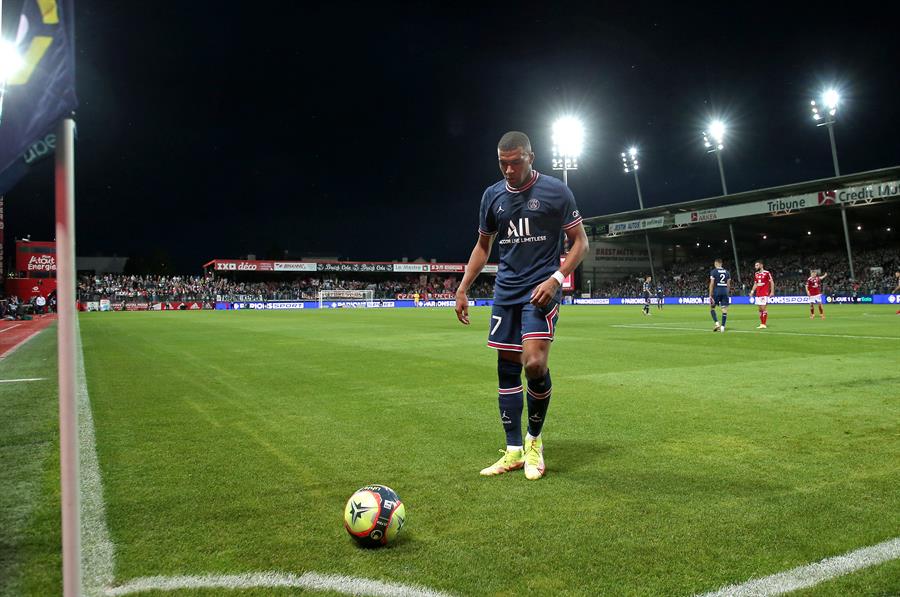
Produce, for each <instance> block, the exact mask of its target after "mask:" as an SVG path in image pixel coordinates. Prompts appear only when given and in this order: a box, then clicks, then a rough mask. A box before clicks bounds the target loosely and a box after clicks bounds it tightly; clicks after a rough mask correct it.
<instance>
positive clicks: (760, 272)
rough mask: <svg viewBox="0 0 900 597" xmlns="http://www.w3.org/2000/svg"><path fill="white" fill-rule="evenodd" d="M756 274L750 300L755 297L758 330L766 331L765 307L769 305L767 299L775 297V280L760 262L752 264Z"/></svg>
mask: <svg viewBox="0 0 900 597" xmlns="http://www.w3.org/2000/svg"><path fill="white" fill-rule="evenodd" d="M753 267H754V268H755V269H756V273H755V274H753V288H751V289H750V298H751V299H752V298H753V296H754V295H756V304H757V306H758V307H759V325H758V326H756V329H758V330H764V329H766V322H767V321H768V320H769V312H768V311H767V310H766V306H767V305H768V304H769V297H770V296H774V295H775V280H773V279H772V274H770V273H769V272H768V271H766V269H765V268H764V267H763V262H762V261H757V262H756V263H754V264H753Z"/></svg>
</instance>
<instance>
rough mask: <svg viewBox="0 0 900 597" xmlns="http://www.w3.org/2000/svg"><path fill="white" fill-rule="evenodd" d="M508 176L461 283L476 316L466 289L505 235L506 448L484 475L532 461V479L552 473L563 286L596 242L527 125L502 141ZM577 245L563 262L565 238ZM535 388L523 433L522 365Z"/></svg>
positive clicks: (493, 331)
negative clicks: (546, 434)
mask: <svg viewBox="0 0 900 597" xmlns="http://www.w3.org/2000/svg"><path fill="white" fill-rule="evenodd" d="M497 157H498V159H499V163H500V172H501V173H502V174H503V178H504V180H501V181H499V182H497V183H496V184H493V185H491V186H490V187H488V188H487V190H485V192H484V195H483V196H482V198H481V209H480V214H479V224H478V233H479V234H478V240H477V241H476V243H475V247H474V248H473V249H472V254H471V256H470V257H469V262H468V264H467V265H466V273H465V274H464V275H463V279H462V281H461V282H460V283H459V288H458V289H457V291H456V317H457V318H458V319H459V321H460V322H461V323H463V324H465V325H468V324H469V300H468V298H467V297H466V292H467V291H468V289H469V287H470V286H471V284H472V282H473V281H474V280H475V278H476V277H477V276H478V274H479V273H481V270H482V268H484V264H485V263H486V262H487V259H488V256H489V255H490V253H491V247H492V245H493V243H494V241H495V239H496V240H497V244H498V245H500V268H499V270H498V271H497V278H496V282H495V285H494V306H493V309H492V311H491V319H490V328H489V332H488V343H487V344H488V346H489V347H491V348H494V349H496V350H497V357H498V358H497V377H498V378H499V381H500V383H499V390H498V393H499V403H500V409H499V410H500V422H501V424H502V425H503V429H504V431H505V432H506V450H501V452H502V453H503V456H502V457H501V458H500V459H499V460H498V461H497V462H495V463H494V464H492V465H491V466H489V467H487V468H485V469H483V470H482V471H481V474H482V475H484V476H490V475H499V474H502V473H506V472H509V471H512V470H516V469H520V468H523V467H524V469H525V477H526V478H528V479H532V480H534V479H540V478H541V477H542V476H543V475H544V470H545V465H544V447H543V440H542V439H541V430H542V428H543V425H544V420H545V418H546V416H547V407H548V406H549V404H550V394H551V380H550V370H549V368H548V367H547V362H548V358H549V356H550V343H551V342H552V341H553V336H554V333H555V331H556V324H557V321H558V319H559V303H560V299H561V298H562V293H561V291H560V286H561V285H562V282H563V280H564V279H565V277H566V276H568V275H569V274H571V273H572V272H573V271H575V268H576V267H578V264H579V263H581V260H582V259H583V258H584V255H585V253H586V252H587V249H588V239H587V235H586V234H585V232H584V226H582V224H581V215H580V214H579V212H578V208H577V207H576V205H575V197H574V196H573V195H572V192H571V191H570V190H569V188H568V187H567V186H566V185H565V184H563V182H562V181H560V180H559V179H557V178H554V177H550V176H544V175H542V174H539V173H538V172H537V171H536V170H534V169H533V168H532V164H533V163H534V153H533V152H532V151H531V141H530V140H529V139H528V136H527V135H525V133H521V132H518V131H510V132H508V133H506V134H505V135H503V137H501V139H500V142H499V143H498V145H497ZM564 236H565V238H566V239H568V243H569V246H570V249H569V253H568V255H567V256H566V260H565V263H563V264H562V265H560V262H559V257H560V252H561V251H562V241H563V237H564ZM523 367H524V369H525V378H526V380H527V385H528V388H527V393H528V400H527V406H528V434H527V435H526V436H525V441H524V443H523V441H522V410H523V397H522V390H523V388H522V369H523Z"/></svg>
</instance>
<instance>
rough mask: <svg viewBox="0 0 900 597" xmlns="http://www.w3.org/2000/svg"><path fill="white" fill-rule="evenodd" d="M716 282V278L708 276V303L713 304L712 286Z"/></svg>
mask: <svg viewBox="0 0 900 597" xmlns="http://www.w3.org/2000/svg"><path fill="white" fill-rule="evenodd" d="M715 283H716V279H715V278H713V277H712V276H710V277H709V304H710V306H713V286H714V285H715Z"/></svg>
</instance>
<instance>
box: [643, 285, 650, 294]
mask: <svg viewBox="0 0 900 597" xmlns="http://www.w3.org/2000/svg"><path fill="white" fill-rule="evenodd" d="M644 294H650V282H644Z"/></svg>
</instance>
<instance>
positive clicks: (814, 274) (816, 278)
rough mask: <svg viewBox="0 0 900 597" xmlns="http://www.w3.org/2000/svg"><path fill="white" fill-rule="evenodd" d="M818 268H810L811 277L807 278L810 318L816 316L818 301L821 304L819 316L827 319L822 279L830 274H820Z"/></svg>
mask: <svg viewBox="0 0 900 597" xmlns="http://www.w3.org/2000/svg"><path fill="white" fill-rule="evenodd" d="M818 273H819V272H818V270H814V269H811V270H809V278H807V279H806V296H808V297H809V318H810V319H815V317H816V307H815V305H816V303H818V304H819V316H820V317H821V318H822V319H825V309H824V307H823V306H822V304H823V303H824V302H825V295H823V294H822V280H824V279H825V278H827V277H828V274H827V273H825V274H822V275H821V276H820V275H818Z"/></svg>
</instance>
